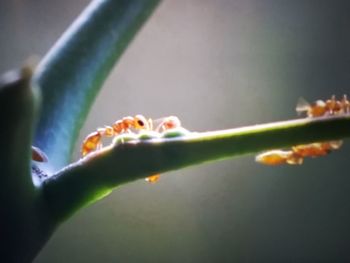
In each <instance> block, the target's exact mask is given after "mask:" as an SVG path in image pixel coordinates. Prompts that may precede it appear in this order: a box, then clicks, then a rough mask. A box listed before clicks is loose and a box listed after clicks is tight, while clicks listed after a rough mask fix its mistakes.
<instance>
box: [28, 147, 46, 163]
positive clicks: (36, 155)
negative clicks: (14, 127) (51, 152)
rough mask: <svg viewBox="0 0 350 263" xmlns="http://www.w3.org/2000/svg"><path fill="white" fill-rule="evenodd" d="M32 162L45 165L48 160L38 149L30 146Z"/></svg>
mask: <svg viewBox="0 0 350 263" xmlns="http://www.w3.org/2000/svg"><path fill="white" fill-rule="evenodd" d="M32 160H33V161H36V162H40V163H46V162H47V161H48V158H47V156H46V154H45V153H44V152H43V151H42V150H40V149H39V148H38V147H35V146H32Z"/></svg>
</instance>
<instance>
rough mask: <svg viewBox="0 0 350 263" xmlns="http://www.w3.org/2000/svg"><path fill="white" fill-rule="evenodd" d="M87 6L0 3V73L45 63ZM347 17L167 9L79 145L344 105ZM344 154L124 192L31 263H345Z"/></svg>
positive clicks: (319, 11)
mask: <svg viewBox="0 0 350 263" xmlns="http://www.w3.org/2000/svg"><path fill="white" fill-rule="evenodd" d="M88 3H89V1H87V0H75V1H69V0H61V1H45V0H35V1H29V0H27V1H26V0H12V1H11V0H1V1H0V33H1V41H0V52H1V60H0V71H2V72H3V71H6V70H8V69H11V68H14V67H17V66H19V65H20V64H21V63H22V62H23V61H24V60H25V59H26V58H28V56H29V55H32V54H37V55H39V56H43V55H44V54H45V53H46V52H47V51H48V49H49V48H50V47H51V46H52V45H53V44H54V42H55V41H56V40H57V38H58V37H59V36H60V35H61V34H62V33H63V31H64V30H65V29H66V28H67V27H68V26H69V24H70V23H71V22H72V21H73V20H74V18H75V17H76V16H77V15H78V14H79V13H80V11H81V10H82V9H83V8H84V7H85V6H86V5H87V4H88ZM349 13H350V1H345V0H344V1H326V0H325V1H322V0H319V1H311V0H297V1H277V0H276V1H272V0H226V1H225V0H219V1H209V0H165V1H164V2H163V3H161V5H160V6H159V8H158V9H157V10H156V12H155V13H154V14H153V16H152V17H151V18H150V20H149V21H148V23H147V24H146V25H145V26H144V27H143V29H142V31H141V32H140V33H139V34H138V36H137V37H136V38H135V40H134V41H133V43H132V44H131V46H130V47H129V48H128V50H127V51H126V53H125V54H124V56H123V57H122V59H121V61H120V62H119V63H118V65H117V66H116V67H115V70H114V71H113V72H112V74H111V76H110V77H109V79H108V81H107V82H106V83H105V87H104V88H103V90H102V92H101V93H100V95H99V97H98V98H97V100H96V103H95V105H94V107H93V109H92V111H91V113H90V115H89V119H88V120H87V122H86V125H85V126H84V129H83V130H82V132H81V138H80V141H79V144H80V143H81V141H82V139H83V138H84V136H86V135H87V134H88V133H90V132H91V131H93V130H94V129H95V128H96V127H98V126H103V125H105V124H110V123H112V122H113V121H115V120H117V119H119V118H121V117H123V116H126V115H134V114H137V113H142V114H144V115H146V116H149V117H152V118H158V117H162V116H167V115H177V116H178V117H179V118H180V119H181V120H182V122H183V126H184V127H186V128H188V129H189V130H194V131H207V130H213V129H225V128H233V127H239V126H244V125H251V124H256V123H264V122H270V121H277V120H285V119H290V118H295V117H296V113H295V110H294V109H295V104H296V101H297V99H298V98H299V97H300V96H303V97H304V98H306V99H307V100H310V101H313V100H316V99H326V98H328V97H330V96H331V95H332V94H336V95H338V96H341V95H342V94H344V93H347V94H349V86H350V85H349V83H350V74H349V68H350V52H349V48H350V33H349V32H350V31H349V30H350V29H349V28H350V16H349ZM349 145H350V143H349V141H346V143H345V145H344V147H343V148H342V149H341V150H339V151H337V152H336V153H334V154H331V155H329V156H327V157H325V158H318V159H313V160H307V161H306V162H305V164H304V165H302V166H298V167H288V166H283V167H265V166H261V165H259V164H256V163H255V162H254V156H246V157H240V158H237V159H232V160H227V161H223V162H218V163H213V164H205V165H202V166H196V167H192V168H188V169H185V170H180V171H176V172H171V173H168V174H166V175H164V176H162V178H161V181H160V182H159V183H157V184H155V185H149V184H147V183H146V182H144V181H142V180H140V181H137V182H135V183H131V184H128V185H125V186H123V187H121V188H119V189H116V191H114V192H113V193H112V194H111V195H110V196H108V197H107V198H105V199H103V200H102V201H100V202H98V203H96V204H94V205H92V206H90V207H87V208H85V209H83V210H81V211H80V212H79V213H77V214H76V215H75V216H74V217H73V218H71V220H69V221H67V222H66V223H64V224H63V225H62V226H61V227H60V228H59V229H58V231H57V232H56V233H55V234H54V236H53V237H52V239H51V240H50V242H49V243H48V244H47V246H46V247H45V248H44V249H43V250H42V252H41V253H40V255H39V256H38V257H37V259H36V261H35V262H36V263H43V262H106V263H107V262H234V261H235V262H321V261H322V262H323V261H333V262H335V261H336V262H343V261H350V252H349V242H350V224H349V222H350V202H349V200H350V173H349V163H348V162H349V157H350V146H349ZM78 146H79V145H77V148H78ZM74 158H75V159H77V158H78V155H77V153H76V154H75V157H74ZM117 172H118V171H116V173H117Z"/></svg>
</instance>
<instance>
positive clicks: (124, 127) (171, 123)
mask: <svg viewBox="0 0 350 263" xmlns="http://www.w3.org/2000/svg"><path fill="white" fill-rule="evenodd" d="M157 122H160V124H159V125H158V126H157V127H156V128H155V129H154V130H155V131H156V132H160V131H165V130H169V129H173V128H178V127H181V122H180V120H179V119H178V118H177V117H175V116H169V117H165V118H161V119H159V120H155V121H153V120H152V119H146V118H145V117H144V116H143V115H140V114H139V115H136V116H134V117H130V116H128V117H124V118H122V119H121V120H118V121H116V122H115V123H114V124H113V125H112V126H105V127H104V128H98V129H97V130H96V131H95V132H93V133H90V134H89V135H88V136H87V137H86V138H85V139H84V141H83V144H82V148H81V154H82V156H85V155H87V154H88V153H90V152H93V151H95V150H99V149H101V148H102V146H103V145H102V138H103V137H113V136H118V135H120V134H122V133H130V132H131V131H132V130H136V131H142V130H146V131H152V130H153V125H154V124H156V123H157ZM159 177H160V175H159V174H156V175H152V176H149V177H147V178H146V181H148V182H150V183H155V182H157V181H158V180H159Z"/></svg>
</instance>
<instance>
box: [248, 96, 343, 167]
mask: <svg viewBox="0 0 350 263" xmlns="http://www.w3.org/2000/svg"><path fill="white" fill-rule="evenodd" d="M296 111H297V112H298V113H299V114H306V117H309V118H315V117H328V116H339V115H343V114H349V113H350V102H349V100H348V98H347V96H346V95H344V96H343V98H342V99H341V100H337V99H336V97H335V96H334V95H333V96H332V97H331V98H330V99H328V100H326V101H323V100H317V101H315V102H314V103H311V104H310V103H308V102H307V101H305V100H304V99H302V98H301V99H299V101H298V104H297V107H296ZM342 144H343V141H342V140H336V141H327V142H315V143H310V144H302V145H296V146H293V147H291V148H290V149H288V150H280V149H277V150H271V151H266V152H263V153H261V154H259V155H257V156H256V158H255V160H256V161H257V162H258V163H262V164H265V165H280V164H291V165H296V164H302V163H303V161H304V158H305V157H319V156H324V155H327V154H329V153H330V152H332V151H334V150H338V149H339V148H340V147H341V146H342Z"/></svg>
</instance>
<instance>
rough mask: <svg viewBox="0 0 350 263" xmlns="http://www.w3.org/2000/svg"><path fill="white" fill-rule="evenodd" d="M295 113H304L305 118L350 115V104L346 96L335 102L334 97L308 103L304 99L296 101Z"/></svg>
mask: <svg viewBox="0 0 350 263" xmlns="http://www.w3.org/2000/svg"><path fill="white" fill-rule="evenodd" d="M296 111H297V113H298V114H302V113H304V112H305V113H306V116H307V117H311V118H312V117H321V116H332V115H341V114H348V113H350V102H349V100H348V98H347V96H346V95H343V98H342V99H341V100H337V99H336V97H335V95H333V96H332V97H331V98H330V99H328V100H326V101H323V100H317V101H315V102H314V103H311V104H310V103H309V102H307V101H306V100H305V99H303V98H300V99H299V100H298V103H297V106H296Z"/></svg>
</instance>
